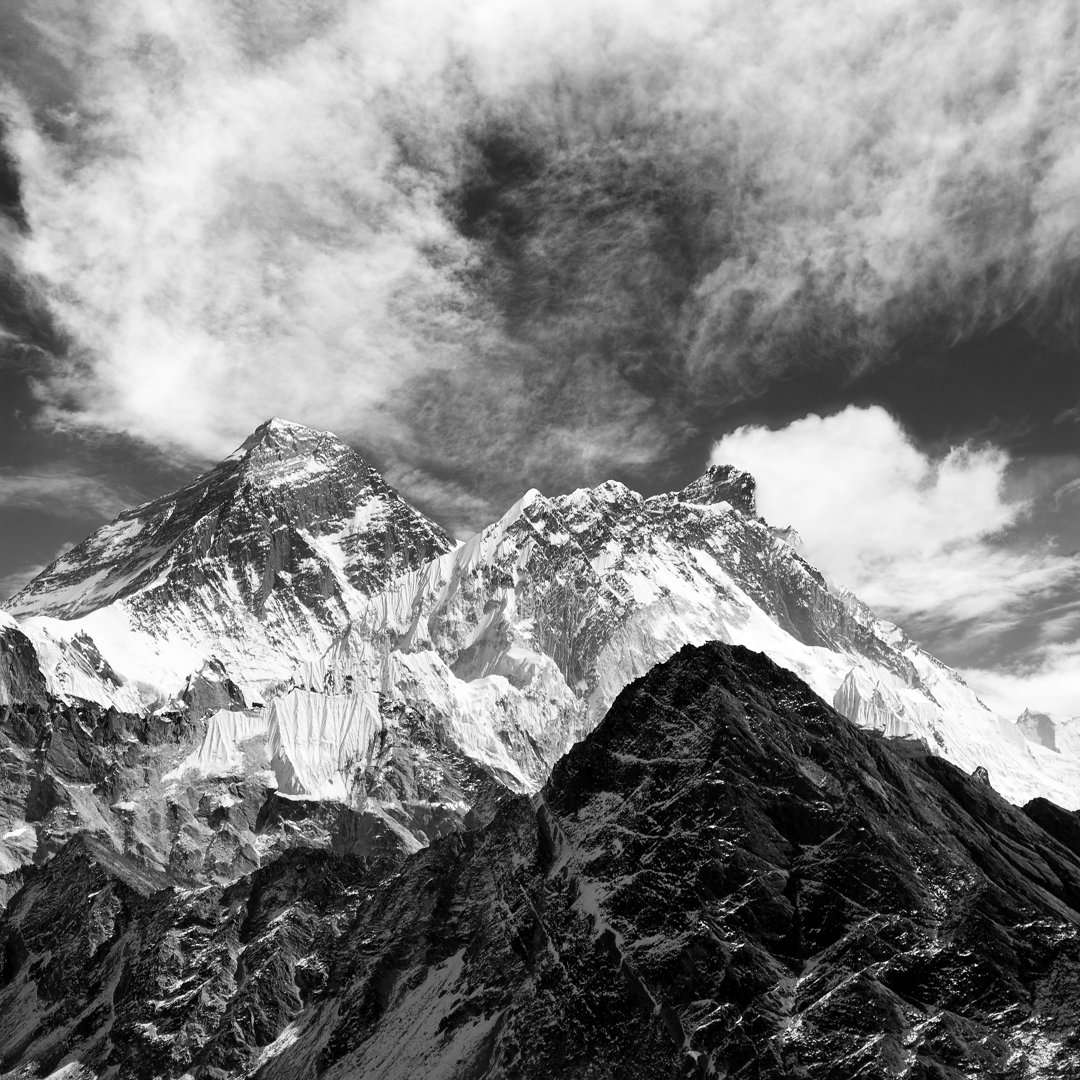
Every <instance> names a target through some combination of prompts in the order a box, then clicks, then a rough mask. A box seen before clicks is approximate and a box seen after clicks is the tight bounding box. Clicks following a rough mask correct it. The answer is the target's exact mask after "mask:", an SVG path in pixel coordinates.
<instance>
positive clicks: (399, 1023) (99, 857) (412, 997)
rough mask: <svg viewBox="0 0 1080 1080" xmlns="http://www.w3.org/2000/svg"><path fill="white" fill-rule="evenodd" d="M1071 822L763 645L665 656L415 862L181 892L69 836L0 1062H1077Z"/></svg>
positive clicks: (312, 1067) (510, 1069)
mask: <svg viewBox="0 0 1080 1080" xmlns="http://www.w3.org/2000/svg"><path fill="white" fill-rule="evenodd" d="M391 839H392V838H391ZM1078 841H1080V836H1078V829H1077V816H1076V815H1075V814H1073V813H1069V812H1066V811H1062V810H1060V809H1057V808H1055V807H1053V806H1052V805H1050V804H1048V803H1045V802H1044V801H1039V802H1036V803H1034V804H1032V805H1029V806H1028V807H1026V808H1025V809H1024V810H1020V809H1018V808H1016V807H1014V806H1012V805H1010V804H1009V803H1008V802H1006V801H1005V800H1004V799H1002V798H1001V797H1000V796H999V795H998V794H997V793H995V791H994V790H993V789H992V788H991V787H990V786H989V785H988V784H987V783H986V781H985V777H983V776H981V775H977V776H974V777H972V776H969V775H966V774H965V773H964V772H962V771H960V770H958V769H957V768H956V767H955V766H953V765H951V764H950V763H949V762H948V761H945V760H943V759H941V758H940V757H936V756H933V755H931V754H929V753H927V751H926V750H925V748H924V747H922V746H920V745H919V744H918V743H915V742H912V741H910V740H907V741H897V740H892V739H888V738H882V737H881V736H879V735H876V734H874V733H870V732H864V731H860V730H858V729H857V728H856V727H854V726H853V725H852V724H851V723H850V722H849V721H847V720H846V719H845V718H844V717H842V716H840V715H839V714H838V713H837V712H835V711H834V710H833V709H832V708H830V707H829V706H828V705H826V704H825V703H824V702H822V701H821V700H820V699H819V698H818V697H817V696H815V695H814V694H813V693H812V692H811V690H810V689H809V688H808V687H807V686H806V685H805V683H803V682H802V681H801V680H800V679H798V678H797V677H796V676H795V675H793V674H792V673H791V672H789V671H787V670H785V669H783V668H781V667H778V666H777V665H776V664H775V663H773V662H772V661H770V660H769V659H767V658H766V657H765V656H762V655H760V654H756V653H753V652H750V651H748V650H746V649H744V648H740V647H734V648H733V647H730V646H727V645H723V644H719V643H710V644H707V645H705V646H702V647H697V648H694V647H686V648H683V649H681V650H680V651H679V652H678V653H677V655H675V656H674V657H673V658H672V659H670V660H669V661H668V662H667V663H665V664H663V665H661V666H659V667H657V668H656V669H655V670H653V671H651V672H650V673H649V674H648V675H646V676H644V677H643V678H641V679H639V680H637V681H636V682H634V683H633V684H632V685H631V686H629V687H628V688H627V689H625V690H624V691H623V692H622V693H621V694H620V695H619V696H618V698H617V700H616V701H615V702H614V704H613V705H612V707H611V709H610V710H609V712H608V714H607V715H606V717H605V718H604V720H603V722H602V723H600V724H599V726H598V727H597V728H596V730H595V731H593V732H592V734H590V735H589V736H588V737H587V738H585V740H584V741H583V742H581V743H580V744H579V745H577V746H575V747H574V748H573V749H572V750H571V751H570V752H569V753H568V754H567V755H566V756H565V757H564V758H563V759H562V760H561V761H560V762H559V763H558V765H557V766H556V767H555V769H554V771H553V773H552V776H551V778H550V780H549V781H548V782H547V783H546V784H545V785H544V787H543V788H542V789H541V791H540V792H539V793H537V794H536V795H534V796H531V797H530V796H528V795H512V794H509V793H507V794H506V795H505V796H504V797H503V799H502V802H501V805H500V806H499V807H498V809H497V811H496V813H495V816H494V818H493V820H491V821H490V823H489V824H487V825H486V827H483V828H480V829H479V830H476V831H471V832H462V833H455V834H453V835H451V836H448V837H444V838H442V839H438V840H436V841H435V842H433V843H432V844H431V845H430V846H429V847H428V848H427V849H425V850H423V851H420V852H418V853H416V854H414V855H412V856H408V857H407V856H404V855H403V854H402V853H401V850H400V847H399V846H397V845H396V844H395V843H393V842H389V843H385V844H384V843H382V842H381V841H380V839H379V838H378V837H374V836H373V837H372V842H371V844H370V845H369V849H368V852H367V854H366V855H364V856H362V857H361V856H357V855H334V854H333V853H331V852H328V851H315V850H300V849H295V850H291V851H289V852H287V853H285V854H284V855H282V856H281V857H280V858H278V859H276V860H275V861H273V862H272V863H271V864H269V865H264V866H261V867H259V868H258V869H255V870H253V871H252V872H251V873H248V874H244V875H242V876H241V877H240V878H239V879H238V880H237V881H235V882H234V883H233V884H231V885H227V886H224V885H211V886H206V887H204V888H200V889H196V890H185V889H181V888H177V887H176V886H175V885H173V884H170V883H169V881H168V880H167V879H166V878H165V877H163V876H162V875H160V874H157V873H155V872H152V871H150V870H147V869H145V868H141V867H139V866H137V865H135V864H134V863H133V861H132V860H131V859H130V858H127V857H124V856H122V855H120V854H118V853H117V852H116V851H115V850H114V849H113V848H112V847H111V846H109V845H107V844H103V843H101V842H99V841H97V840H94V839H92V838H89V837H85V836H79V837H76V838H74V839H72V840H71V841H69V842H68V843H67V844H66V845H65V846H64V847H63V848H62V849H61V850H60V851H59V852H58V853H57V854H56V855H55V857H54V858H52V859H51V860H50V861H48V862H46V863H45V864H44V865H42V866H40V867H37V868H34V869H31V870H28V871H26V872H25V873H26V879H25V883H24V884H23V885H22V887H21V889H20V890H19V892H18V893H17V894H16V895H15V896H14V897H13V899H12V900H11V902H10V905H9V908H8V912H7V916H6V918H5V920H4V923H3V927H2V929H0V1017H2V1018H3V1021H2V1022H0V1063H2V1064H0V1072H2V1070H7V1072H6V1073H2V1074H3V1075H4V1076H7V1077H14V1076H20V1077H24V1076H57V1077H59V1076H64V1077H79V1078H85V1077H104V1076H110V1077H119V1078H127V1077H131V1078H134V1077H139V1078H147V1077H157V1076H161V1077H166V1076H168V1077H180V1076H191V1077H200V1078H201V1077H216V1078H223V1077H240V1076H256V1077H259V1078H262V1080H271V1078H282V1080H283V1078H291V1080H292V1078H295V1080H299V1078H315V1077H326V1078H330V1077H358V1076H363V1077H365V1078H371V1080H375V1078H383V1080H390V1078H398V1077H401V1078H404V1077H414V1076H425V1077H447V1078H465V1077H476V1078H479V1077H487V1078H492V1080H494V1078H497V1077H516V1078H530V1077H536V1078H541V1077H545V1078H546V1077H552V1076H558V1077H564V1078H576V1077H594V1076H631V1075H632V1076H637V1077H642V1078H653V1077H672V1078H674V1077H685V1076H701V1077H706V1076H727V1077H745V1078H750V1077H755V1078H758V1080H770V1078H773V1077H777V1078H779V1077H785V1078H788V1077H790V1078H796V1077H798V1078H802V1080H818V1078H822V1080H824V1078H833V1077H835V1078H848V1077H854V1076H866V1077H884V1076H895V1077H905V1078H907V1077H910V1078H916V1077H917V1078H925V1080H928V1078H930V1077H934V1078H941V1077H948V1078H954V1077H955V1078H959V1077H969V1076H974V1075H978V1076H980V1077H987V1078H1002V1080H1004V1078H1006V1077H1009V1078H1012V1077H1021V1076H1023V1077H1037V1078H1049V1077H1060V1078H1065V1077H1074V1076H1076V1075H1077V1074H1078V1070H1080V1038H1078V1035H1077V1031H1078V1026H1080V1024H1078V1021H1080V928H1078V927H1080V842H1078ZM75 973H78V976H77V977H73V975H74V974H75Z"/></svg>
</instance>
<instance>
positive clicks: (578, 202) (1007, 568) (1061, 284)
mask: <svg viewBox="0 0 1080 1080" xmlns="http://www.w3.org/2000/svg"><path fill="white" fill-rule="evenodd" d="M1078 71H1080V13H1078V12H1077V10H1076V8H1075V5H1074V4H1072V3H1071V2H1067V0H1047V2H1046V3H1043V4H1041V5H1038V6H1035V7H1033V6H1032V5H1031V4H1025V3H1021V2H1019V0H1012V2H1007V0H967V2H960V0H902V2H901V0H874V2H872V3H871V2H869V0H816V2H807V0H762V2H761V3H758V4H753V5H748V4H744V3H736V2H734V0H730V2H724V0H707V2H706V0H666V2H665V3H663V4H657V3H646V2H643V0H547V2H546V3H543V4H537V3H536V2H535V0H456V2H454V3H444V2H441V0H423V2H421V0H386V2H381V0H183V2H180V0H175V2H174V0H111V2H110V3H109V4H95V5H88V4H84V3H81V2H80V0H54V2H53V3H50V4H49V5H41V4H35V3H32V2H30V0H9V2H8V3H7V4H6V5H5V10H4V13H3V15H2V16H0V148H2V153H0V595H6V594H7V593H10V592H13V591H15V589H17V588H18V587H19V585H20V584H21V583H22V582H24V581H25V580H27V579H28V577H29V576H31V575H32V574H33V573H34V572H36V569H38V568H40V567H43V566H44V565H46V564H47V563H48V562H50V561H51V560H52V559H53V558H54V557H55V556H56V555H57V554H58V553H59V552H60V551H62V550H63V549H64V547H65V546H66V545H69V544H71V543H73V542H76V541H78V540H79V539H81V538H82V537H83V536H85V535H86V534H87V533H88V532H90V531H91V530H92V529H93V528H95V527H96V526H97V525H99V524H101V523H102V522H103V521H105V520H109V519H111V517H112V516H114V515H115V514H116V513H117V512H118V511H119V510H120V509H122V508H123V507H125V506H129V505H132V504H134V503H137V502H140V501H143V500H145V499H149V498H153V497H155V496H157V495H159V494H162V493H163V492H165V491H168V490H171V489H173V488H175V487H177V486H178V485H179V484H181V483H183V482H185V481H186V480H187V479H188V478H189V477H190V476H192V475H193V474H194V473H196V472H198V471H200V470H201V469H203V468H205V467H206V466H207V465H209V464H211V463H212V462H214V461H216V460H218V459H219V458H221V457H223V456H225V455H226V454H228V453H229V452H230V451H231V450H232V449H233V448H234V447H235V446H236V445H238V444H239V443H240V442H241V441H242V440H243V438H244V437H245V436H246V435H247V434H248V433H249V432H250V431H251V430H252V429H253V428H254V427H255V426H257V424H259V423H260V422H261V421H262V420H264V419H266V418H267V417H269V416H271V415H281V416H285V417H287V418H289V419H291V420H295V421H298V422H302V423H306V424H310V425H312V426H315V427H320V428H325V429H329V430H332V431H335V432H336V433H337V434H339V435H340V436H342V437H343V438H346V439H347V440H349V441H350V442H352V443H353V444H354V445H355V446H357V447H358V448H359V449H360V450H361V451H362V452H363V453H364V454H365V455H367V456H368V457H369V459H370V460H371V461H372V462H373V464H375V465H377V466H378V467H379V468H380V469H382V470H383V471H384V473H385V474H386V476H387V478H388V479H389V480H390V481H391V482H392V483H394V484H395V485H396V486H398V487H399V488H400V489H401V490H402V492H403V493H404V494H405V495H406V496H407V497H408V498H410V499H411V500H412V501H413V502H414V503H416V504H417V505H418V506H420V507H421V508H422V509H424V510H425V511H427V512H428V513H430V514H431V515H432V516H433V517H435V518H436V519H438V520H439V521H441V522H442V523H443V524H445V525H446V526H448V527H449V528H450V529H451V530H453V531H455V532H457V533H458V534H459V535H466V534H468V533H469V532H470V531H472V530H475V529H477V528H480V527H482V526H483V525H484V524H485V523H486V522H488V521H489V520H491V519H493V518H494V517H496V516H497V515H498V514H499V513H501V512H502V510H503V509H505V508H506V506H508V505H509V504H511V503H512V502H513V501H514V500H515V499H516V498H518V497H519V496H520V494H521V493H522V492H523V491H524V490H525V489H526V488H528V487H530V486H536V487H539V488H541V490H544V491H547V492H550V493H555V492H558V491H565V490H570V489H572V488H574V487H577V486H580V485H582V484H595V483H598V482H600V481H602V480H605V479H608V478H611V477H614V478H616V479H619V480H622V481H624V482H625V483H627V484H629V485H631V486H632V487H635V488H637V489H638V490H640V491H642V492H644V493H646V494H650V493H653V492H656V491H661V490H667V489H671V488H676V487H681V486H683V485H684V484H686V483H687V482H689V481H690V480H692V479H693V478H694V477H695V476H697V475H698V474H700V473H701V472H702V471H703V470H704V468H705V467H706V466H707V465H708V463H709V462H710V461H720V460H724V461H730V462H732V463H734V464H737V465H740V466H742V467H745V468H748V469H750V471H752V472H754V473H755V475H756V476H757V477H758V480H759V495H760V504H761V510H762V513H763V514H764V515H765V516H766V517H767V518H768V519H769V520H770V521H771V522H774V523H776V524H791V525H793V526H794V527H795V528H796V529H798V531H799V533H800V534H801V536H802V538H803V546H804V553H805V554H806V556H807V558H809V559H810V560H811V561H812V562H814V563H815V564H816V565H819V566H820V567H821V568H822V569H823V570H824V571H825V572H826V573H827V574H828V575H829V576H830V578H831V579H832V580H833V581H835V582H837V583H838V584H842V585H844V586H846V587H850V588H852V589H853V590H854V591H855V592H856V593H858V594H859V595H860V596H862V597H863V598H864V599H865V600H866V601H867V602H869V603H871V604H872V605H873V606H874V607H875V609H876V610H878V611H879V612H881V613H882V614H883V615H884V616H887V617H888V618H891V619H894V620H895V621H897V622H899V623H900V624H901V625H903V626H905V627H906V628H908V629H909V631H911V632H912V633H913V634H914V635H915V636H916V637H917V638H918V639H919V640H920V641H922V642H923V643H924V644H925V645H926V646H927V647H929V648H930V649H931V650H932V651H934V652H936V653H937V654H938V655H939V656H941V657H942V658H943V659H945V660H946V661H947V662H949V663H951V664H953V665H954V666H957V667H958V668H960V669H961V670H962V671H964V672H965V674H966V676H967V677H968V678H969V681H971V682H972V684H973V685H974V686H975V687H976V689H977V690H978V691H979V692H980V693H981V694H982V695H983V696H984V697H985V698H986V700H987V701H988V702H990V703H991V704H993V705H995V707H998V708H1000V709H1001V710H1002V711H1004V712H1006V713H1010V714H1015V713H1017V712H1019V711H1020V709H1021V708H1023V707H1025V706H1027V705H1030V706H1032V707H1034V708H1042V709H1047V710H1050V711H1052V712H1054V713H1058V714H1065V715H1072V714H1080V690H1078V689H1077V687H1080V582H1078V572H1077V566H1078V562H1077V560H1078V555H1077V549H1078V548H1080V364H1078V363H1077V359H1078V349H1080V296H1078V292H1077V288H1078V282H1080V76H1078V75H1077V72H1078Z"/></svg>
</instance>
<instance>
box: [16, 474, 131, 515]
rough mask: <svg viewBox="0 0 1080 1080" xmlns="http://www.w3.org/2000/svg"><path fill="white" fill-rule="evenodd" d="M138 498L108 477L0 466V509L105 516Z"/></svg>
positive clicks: (118, 510)
mask: <svg viewBox="0 0 1080 1080" xmlns="http://www.w3.org/2000/svg"><path fill="white" fill-rule="evenodd" d="M136 501H138V500H137V499H136V498H134V496H133V494H132V493H131V492H130V491H126V490H120V489H118V488H117V487H116V486H115V485H113V484H112V483H111V482H110V481H108V480H106V479H104V478H102V477H98V476H90V475H88V474H86V473H81V472H75V471H72V470H70V469H68V468H63V467H43V468H36V469H19V468H17V467H15V466H0V509H4V510H33V511H37V512H39V513H43V514H50V515H52V516H53V517H58V518H107V517H112V516H113V515H115V514H117V513H119V512H120V511H121V510H123V509H124V508H125V507H127V506H130V505H132V504H133V503H134V502H136Z"/></svg>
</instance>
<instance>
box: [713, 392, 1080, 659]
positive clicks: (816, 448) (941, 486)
mask: <svg viewBox="0 0 1080 1080" xmlns="http://www.w3.org/2000/svg"><path fill="white" fill-rule="evenodd" d="M712 459H713V461H715V462H727V463H730V464H734V465H737V466H739V467H741V468H744V469H747V470H749V471H750V472H752V473H753V474H754V475H755V476H756V478H757V480H758V493H759V494H758V502H759V506H760V508H761V512H762V513H763V514H764V516H765V517H766V518H767V519H768V520H770V521H772V522H773V523H774V524H785V523H788V522H790V523H791V524H793V525H794V526H795V527H796V529H797V530H798V531H799V533H800V534H801V536H802V537H803V541H804V544H805V549H804V553H805V555H806V557H807V558H808V559H809V560H810V562H811V563H813V564H814V565H815V566H817V567H819V568H820V569H821V570H822V571H823V572H824V573H825V574H826V576H828V577H829V578H830V579H831V580H832V581H833V582H835V583H837V584H840V585H844V586H847V587H849V588H850V589H852V591H853V592H855V593H856V594H857V595H858V596H860V597H861V598H862V599H863V600H865V601H866V602H867V603H868V604H870V606H871V607H872V608H874V609H875V610H877V611H879V612H880V613H882V614H885V615H887V616H888V617H890V618H893V619H895V620H896V621H897V622H899V623H900V624H902V625H904V626H905V627H906V628H907V629H908V630H910V631H912V632H913V633H914V634H915V635H916V636H917V637H919V638H920V639H921V640H923V641H924V642H925V643H927V644H928V645H929V646H930V647H932V648H934V649H935V650H936V651H939V652H941V653H943V654H944V655H945V657H946V659H949V660H950V661H951V662H953V663H961V662H963V663H966V664H967V665H970V666H978V665H977V659H976V658H978V657H980V656H982V657H983V658H984V660H985V659H986V658H987V657H988V656H990V655H991V654H995V653H996V651H997V650H998V649H999V647H1000V642H1001V641H1002V640H1004V639H1005V638H1006V637H1007V636H1008V635H1010V634H1011V635H1014V636H1015V635H1017V634H1019V635H1020V636H1022V637H1026V638H1027V639H1028V641H1027V643H1028V644H1030V643H1031V639H1032V638H1036V639H1037V638H1038V637H1039V636H1040V635H1043V636H1044V637H1045V635H1046V634H1047V633H1048V632H1049V622H1048V620H1049V618H1050V614H1049V609H1052V608H1054V606H1055V605H1057V604H1060V603H1065V604H1066V605H1068V603H1069V602H1070V601H1071V602H1073V603H1075V599H1076V596H1077V594H1078V590H1080V560H1078V559H1077V558H1076V556H1075V555H1072V554H1063V553H1060V552H1059V551H1058V550H1057V548H1056V546H1055V545H1054V543H1053V542H1052V540H1051V539H1049V537H1048V535H1047V534H1044V535H1043V538H1042V540H1041V542H1032V541H1031V540H1030V539H1029V538H1028V537H1026V536H1025V537H1024V538H1023V539H1022V540H1021V541H1019V542H1012V540H1011V537H1012V536H1013V534H1014V533H1015V532H1016V530H1017V529H1018V528H1020V527H1021V526H1026V524H1027V522H1028V518H1029V517H1030V515H1031V513H1032V512H1033V509H1034V508H1035V506H1036V502H1037V498H1036V495H1037V492H1036V491H1035V490H1034V489H1029V490H1026V491H1025V490H1024V489H1023V485H1020V486H1019V488H1018V485H1017V484H1016V483H1010V482H1009V480H1010V477H1009V466H1010V461H1009V458H1008V456H1007V455H1006V454H1005V453H1003V452H1002V451H1001V450H998V449H995V448H993V447H975V446H955V447H953V448H952V449H950V450H949V451H948V452H947V453H946V454H944V455H943V456H941V457H931V456H929V455H928V454H925V453H923V452H922V451H921V450H919V449H918V448H917V447H916V446H915V445H914V444H913V443H912V442H911V441H910V439H909V438H908V436H907V434H906V433H905V432H904V430H903V429H902V428H901V427H900V425H899V424H898V423H897V422H896V421H895V420H894V419H893V418H892V417H891V416H890V415H889V414H888V413H887V412H885V410H884V409H881V408H879V407H871V408H856V407H854V406H849V407H848V408H846V409H844V410H843V411H842V412H840V413H837V414H836V415H834V416H829V417H819V416H809V417H806V418H805V419H803V420H799V421H796V422H795V423H793V424H790V425H789V426H788V427H786V428H782V429H780V430H777V431H770V430H769V429H767V428H763V427H743V428H739V429H738V430H736V431H734V432H732V433H731V434H729V435H726V436H724V437H723V438H722V439H720V440H719V441H718V442H717V443H716V445H715V447H714V449H713V453H712ZM1044 494H1045V493H1044ZM1047 501H1049V495H1047ZM1061 614H1062V613H1059V618H1060V617H1061ZM1064 614H1067V612H1065V613H1064ZM1070 617H1071V616H1070ZM1062 625H1064V624H1062ZM987 666H989V665H987Z"/></svg>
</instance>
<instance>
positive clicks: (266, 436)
mask: <svg viewBox="0 0 1080 1080" xmlns="http://www.w3.org/2000/svg"><path fill="white" fill-rule="evenodd" d="M323 441H330V442H335V443H340V442H341V440H340V439H339V438H338V437H337V436H336V435H335V434H334V433H333V432H331V431H320V430H318V429H317V428H311V427H307V426H306V425H304V424H297V423H294V422H293V421H292V420H283V419H282V418H281V417H280V416H271V417H270V419H269V420H264V421H263V422H262V423H261V424H260V425H259V426H258V427H257V428H256V429H255V430H254V431H253V432H252V433H251V434H250V435H249V436H248V437H247V438H246V439H245V440H244V441H243V443H241V445H240V447H239V449H238V450H237V451H236V454H237V455H240V454H243V453H245V452H246V451H248V450H253V449H254V448H255V447H257V446H274V447H278V448H281V449H286V448H291V447H301V446H304V445H310V444H312V443H316V442H323ZM342 445H344V444H342Z"/></svg>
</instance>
